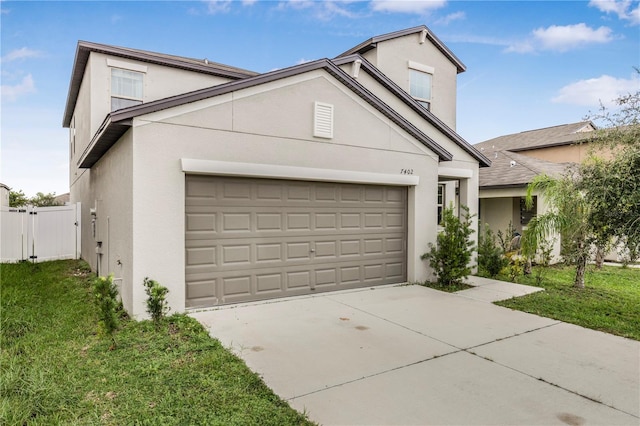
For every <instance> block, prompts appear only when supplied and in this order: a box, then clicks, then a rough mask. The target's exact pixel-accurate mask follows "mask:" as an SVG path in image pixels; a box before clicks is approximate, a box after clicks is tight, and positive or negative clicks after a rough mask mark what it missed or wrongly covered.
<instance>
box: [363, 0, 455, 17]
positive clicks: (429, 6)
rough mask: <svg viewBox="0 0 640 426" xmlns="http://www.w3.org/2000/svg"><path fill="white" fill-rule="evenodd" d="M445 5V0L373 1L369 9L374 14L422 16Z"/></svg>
mask: <svg viewBox="0 0 640 426" xmlns="http://www.w3.org/2000/svg"><path fill="white" fill-rule="evenodd" d="M446 4H447V2H446V0H373V1H372V2H371V8H372V9H373V10H374V11H376V12H392V13H419V14H423V13H427V12H430V11H432V10H435V9H439V8H441V7H444V6H445V5H446Z"/></svg>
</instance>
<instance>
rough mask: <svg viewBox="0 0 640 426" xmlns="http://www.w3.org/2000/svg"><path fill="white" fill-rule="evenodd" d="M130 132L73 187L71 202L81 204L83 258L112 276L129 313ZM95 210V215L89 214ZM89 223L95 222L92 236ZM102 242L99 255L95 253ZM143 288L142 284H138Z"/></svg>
mask: <svg viewBox="0 0 640 426" xmlns="http://www.w3.org/2000/svg"><path fill="white" fill-rule="evenodd" d="M132 148H133V140H132V132H131V131H129V132H127V133H126V134H125V135H124V136H123V137H122V138H121V139H120V141H119V142H118V143H117V144H116V145H114V146H113V147H112V148H111V149H110V150H109V151H107V153H106V154H105V155H104V156H103V157H102V158H101V159H100V160H99V161H98V162H97V163H96V164H95V165H94V166H93V167H92V169H91V171H90V173H89V170H83V171H84V173H83V174H82V176H81V178H80V179H78V180H77V181H76V182H75V183H74V186H73V187H72V192H71V194H72V199H73V200H74V201H73V202H78V201H80V202H81V203H82V213H81V215H82V223H83V227H82V235H81V238H82V258H83V259H84V260H85V261H87V262H88V263H89V264H90V265H91V267H92V269H93V270H94V271H96V272H98V273H99V274H100V275H102V276H106V275H109V274H113V276H114V280H115V282H116V283H117V284H118V286H119V288H120V290H121V291H120V295H121V297H122V302H123V305H124V307H125V308H126V309H127V310H128V311H129V312H131V309H133V303H132V300H133V298H132V287H133V286H132V273H133V245H132V240H131V238H129V236H130V235H131V234H132V230H133V222H132V217H133V215H132V208H133V205H132V201H133V197H132V194H133V188H132V182H133V181H132V173H133V168H132V164H133V149H132ZM91 210H95V216H94V215H92V214H91ZM92 220H95V236H94V235H93V225H92ZM98 241H100V242H102V247H101V250H100V252H101V253H100V254H98V253H97V252H96V247H97V245H98ZM139 285H140V286H142V281H140V283H139Z"/></svg>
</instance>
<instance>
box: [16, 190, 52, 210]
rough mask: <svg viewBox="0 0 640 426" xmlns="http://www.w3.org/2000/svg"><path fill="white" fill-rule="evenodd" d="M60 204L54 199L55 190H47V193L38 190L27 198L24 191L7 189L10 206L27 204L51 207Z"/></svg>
mask: <svg viewBox="0 0 640 426" xmlns="http://www.w3.org/2000/svg"><path fill="white" fill-rule="evenodd" d="M61 204H62V203H60V202H59V201H57V200H56V193H55V192H49V193H48V194H45V193H42V192H38V193H37V194H36V195H35V196H34V197H31V198H28V197H27V196H26V195H24V192H22V190H18V191H13V190H9V206H10V207H23V206H27V205H31V206H35V207H51V206H59V205H61Z"/></svg>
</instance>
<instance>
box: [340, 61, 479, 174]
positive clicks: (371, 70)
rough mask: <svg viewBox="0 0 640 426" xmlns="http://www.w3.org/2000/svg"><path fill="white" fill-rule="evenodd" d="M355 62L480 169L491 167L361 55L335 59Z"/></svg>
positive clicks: (471, 147)
mask: <svg viewBox="0 0 640 426" xmlns="http://www.w3.org/2000/svg"><path fill="white" fill-rule="evenodd" d="M355 60H360V61H362V64H361V66H360V68H361V69H363V70H364V71H365V72H367V73H368V74H369V75H370V76H371V77H373V78H374V79H375V80H376V81H378V83H380V84H382V85H383V86H384V87H385V88H386V89H387V90H389V91H390V92H392V93H393V94H394V95H395V96H396V97H398V98H399V99H400V100H401V101H402V102H404V103H405V104H406V105H407V106H409V107H410V108H411V109H412V110H414V111H415V112H417V113H418V114H420V115H421V116H422V117H423V118H424V119H426V120H427V121H428V122H429V123H431V124H432V125H433V126H435V127H436V128H438V129H439V130H440V131H442V132H443V133H444V134H445V135H446V136H447V137H448V138H449V139H451V141H453V142H454V143H455V144H457V145H458V146H460V147H461V148H462V149H463V150H465V151H466V152H467V153H468V154H469V155H471V156H472V157H473V158H475V159H476V160H478V163H479V165H480V167H490V166H491V160H489V158H487V157H486V156H485V155H484V154H482V153H481V152H480V151H479V150H477V149H476V148H474V147H473V145H471V144H470V143H469V142H467V141H466V140H465V139H464V138H463V137H462V136H460V135H459V134H458V133H456V132H455V131H454V130H453V129H451V128H450V127H449V126H447V125H446V124H445V123H444V122H443V121H442V120H440V119H439V118H438V117H437V116H436V115H435V114H433V113H432V112H431V111H429V110H427V109H426V108H424V107H423V106H422V105H420V104H419V103H418V102H417V101H416V100H415V99H414V98H413V97H412V96H411V95H409V94H408V93H407V92H406V91H404V90H402V89H401V88H400V86H398V85H397V84H396V83H395V82H394V81H393V80H391V79H390V78H389V77H387V76H386V75H384V74H383V73H382V72H381V71H380V70H378V69H377V68H376V67H375V66H374V65H373V64H372V63H371V62H369V61H367V60H366V59H365V58H363V57H362V56H360V55H359V54H353V55H350V56H345V57H342V58H338V59H334V60H333V61H332V62H334V63H335V64H336V65H343V64H345V63H350V62H353V61H355Z"/></svg>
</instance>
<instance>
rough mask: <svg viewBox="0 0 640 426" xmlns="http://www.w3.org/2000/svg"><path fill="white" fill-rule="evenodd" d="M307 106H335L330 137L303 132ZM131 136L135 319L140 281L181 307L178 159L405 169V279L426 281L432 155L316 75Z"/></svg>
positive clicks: (164, 114)
mask: <svg viewBox="0 0 640 426" xmlns="http://www.w3.org/2000/svg"><path fill="white" fill-rule="evenodd" d="M315 101H322V102H327V103H331V104H333V105H334V107H335V130H334V138H333V139H321V138H315V137H313V136H312V120H313V114H312V111H313V109H312V107H313V102H315ZM231 112H233V114H231ZM207 118H211V119H207ZM195 123H199V125H198V126H195V125H194V124H195ZM372 129H373V130H372ZM133 134H134V143H133V167H132V169H133V182H134V185H133V193H132V200H133V212H132V216H133V217H132V222H133V223H134V224H135V226H134V228H133V233H132V234H131V238H132V241H133V247H132V252H133V253H135V264H134V268H133V274H132V278H131V281H132V283H133V290H132V300H133V310H132V313H133V314H134V315H143V314H144V299H145V295H144V289H143V288H142V285H141V283H142V280H143V278H144V277H146V276H149V277H150V278H153V279H156V280H157V281H159V282H160V283H161V284H163V285H166V286H167V287H168V288H169V289H170V293H169V296H168V300H169V302H170V304H171V307H172V309H173V310H174V311H181V310H184V300H185V286H184V282H185V276H184V263H185V262H184V232H185V230H184V185H185V183H184V176H185V174H184V173H183V172H182V170H181V165H180V164H181V163H180V159H181V158H193V159H201V160H202V159H204V160H206V159H209V160H217V161H229V162H247V163H256V164H271V165H283V166H287V165H289V166H297V167H308V168H324V169H332V170H337V171H339V170H346V171H362V172H376V173H383V174H400V170H401V169H403V168H405V169H406V168H411V169H413V170H414V171H415V174H416V175H418V176H419V178H420V184H419V185H418V186H416V187H411V188H410V189H409V212H408V227H409V241H408V279H409V280H411V281H413V280H424V279H425V278H426V277H427V276H428V271H427V268H426V265H425V264H424V262H422V261H420V260H419V257H420V255H421V254H422V253H424V251H426V248H427V244H428V242H430V241H435V235H436V226H435V222H436V210H435V208H433V207H434V205H435V199H436V190H437V180H438V161H437V158H436V156H435V155H434V154H433V153H431V152H429V151H428V150H426V149H424V147H421V146H419V145H418V144H416V142H414V141H413V140H412V138H411V137H410V136H408V135H407V134H405V132H404V131H403V130H401V129H399V128H398V127H397V126H396V125H395V124H393V123H391V122H390V121H389V120H388V119H387V118H386V117H384V116H383V115H382V114H380V113H378V112H377V111H376V110H374V109H373V108H372V107H371V106H370V105H368V104H366V103H365V102H364V101H362V100H361V99H359V98H357V97H356V96H355V95H354V94H353V93H352V92H350V91H348V90H346V89H344V87H343V86H342V85H341V84H340V83H337V82H336V81H334V80H333V79H332V77H329V76H327V75H325V74H324V72H322V71H318V72H315V73H308V74H305V75H304V76H300V78H298V79H295V78H294V79H290V80H287V81H280V82H274V83H271V84H265V85H262V86H260V87H255V88H252V89H247V90H244V91H240V92H236V93H234V94H233V95H226V96H223V97H220V98H219V99H212V100H204V101H200V102H196V103H193V104H188V105H184V106H181V107H176V108H173V109H171V110H166V111H160V112H158V113H154V114H148V115H146V116H142V117H140V118H138V119H136V120H135V121H134V128H133ZM155 211H158V212H161V214H156V213H155ZM114 237H115V236H114ZM121 237H123V238H124V237H128V236H127V235H124V234H123V235H121ZM125 261H126V262H129V259H126V260H125ZM138 284H140V285H138Z"/></svg>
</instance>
